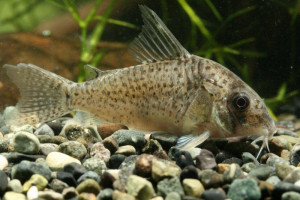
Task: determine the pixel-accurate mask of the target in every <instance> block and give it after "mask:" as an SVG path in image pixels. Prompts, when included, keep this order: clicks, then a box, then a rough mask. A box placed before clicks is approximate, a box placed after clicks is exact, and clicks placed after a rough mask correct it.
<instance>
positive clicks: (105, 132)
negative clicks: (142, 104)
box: [97, 124, 128, 139]
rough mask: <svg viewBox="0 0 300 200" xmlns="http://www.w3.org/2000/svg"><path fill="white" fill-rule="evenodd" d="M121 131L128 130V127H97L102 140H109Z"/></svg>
mask: <svg viewBox="0 0 300 200" xmlns="http://www.w3.org/2000/svg"><path fill="white" fill-rule="evenodd" d="M120 129H128V128H127V126H124V125H122V124H100V125H98V127H97V130H98V133H99V135H100V136H101V138H102V139H104V138H107V137H108V136H110V135H112V134H113V133H114V132H116V131H117V130H120Z"/></svg>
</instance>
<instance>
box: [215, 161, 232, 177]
mask: <svg viewBox="0 0 300 200" xmlns="http://www.w3.org/2000/svg"><path fill="white" fill-rule="evenodd" d="M229 166H230V164H223V163H219V164H218V165H217V171H218V173H220V174H223V173H224V172H225V171H226V169H227V168H229Z"/></svg>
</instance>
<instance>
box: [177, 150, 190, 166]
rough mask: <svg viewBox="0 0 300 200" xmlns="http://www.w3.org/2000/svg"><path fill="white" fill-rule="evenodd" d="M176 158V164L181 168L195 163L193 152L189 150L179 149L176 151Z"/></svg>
mask: <svg viewBox="0 0 300 200" xmlns="http://www.w3.org/2000/svg"><path fill="white" fill-rule="evenodd" d="M175 160H176V164H177V165H178V166H179V167H180V168H185V167H186V166H189V165H194V161H193V158H192V156H191V154H190V153H189V152H187V151H179V152H177V153H175Z"/></svg>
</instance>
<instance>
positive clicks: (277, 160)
mask: <svg viewBox="0 0 300 200" xmlns="http://www.w3.org/2000/svg"><path fill="white" fill-rule="evenodd" d="M262 158H263V157H262ZM266 164H267V165H269V166H271V167H275V165H276V164H287V165H289V161H287V160H285V159H283V158H281V157H279V156H277V155H275V154H271V156H270V157H269V158H268V159H267V161H266Z"/></svg>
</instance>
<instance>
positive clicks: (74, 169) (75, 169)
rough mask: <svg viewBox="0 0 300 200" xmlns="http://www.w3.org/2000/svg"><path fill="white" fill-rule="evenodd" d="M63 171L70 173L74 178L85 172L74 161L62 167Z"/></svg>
mask: <svg viewBox="0 0 300 200" xmlns="http://www.w3.org/2000/svg"><path fill="white" fill-rule="evenodd" d="M63 171H64V172H69V173H71V174H72V175H73V176H74V178H75V179H78V178H79V177H80V176H82V175H83V174H84V173H86V172H87V170H86V169H85V168H84V167H83V166H82V165H81V164H79V163H75V162H73V163H70V164H66V165H65V166H64V168H63Z"/></svg>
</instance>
